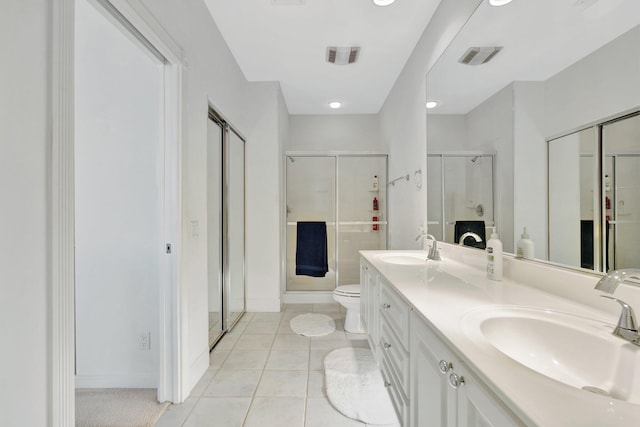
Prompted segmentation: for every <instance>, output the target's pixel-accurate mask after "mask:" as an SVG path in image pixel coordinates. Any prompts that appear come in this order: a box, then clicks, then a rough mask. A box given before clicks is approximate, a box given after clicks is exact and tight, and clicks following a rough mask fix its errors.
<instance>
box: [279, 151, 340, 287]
mask: <svg viewBox="0 0 640 427" xmlns="http://www.w3.org/2000/svg"><path fill="white" fill-rule="evenodd" d="M286 165H287V167H286V171H287V214H286V217H287V261H286V265H287V285H286V286H287V291H332V290H333V289H334V288H335V286H336V250H335V235H336V218H335V212H336V206H335V201H336V158H335V157H311V156H309V157H304V156H287V158H286ZM298 221H324V222H326V223H327V260H328V265H329V272H328V273H327V274H326V275H325V276H324V277H310V276H304V275H296V239H297V225H298Z"/></svg>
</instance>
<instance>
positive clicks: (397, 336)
mask: <svg viewBox="0 0 640 427" xmlns="http://www.w3.org/2000/svg"><path fill="white" fill-rule="evenodd" d="M378 286H379V302H378V309H379V319H380V322H379V325H380V326H379V334H380V335H379V340H378V355H379V357H378V363H379V365H380V368H381V370H382V376H383V378H384V380H385V386H386V387H387V390H388V391H389V395H390V396H391V400H392V401H393V404H394V407H395V409H396V413H397V414H398V418H399V420H400V424H401V425H402V426H407V427H408V426H409V416H408V415H409V413H408V411H409V378H410V375H409V374H410V373H409V313H410V312H411V309H410V306H409V304H407V303H406V302H405V301H404V300H403V299H402V298H401V297H400V295H398V293H397V292H396V291H395V290H394V289H393V288H392V287H391V285H389V284H388V283H387V282H386V281H385V280H384V279H383V278H382V277H379V279H378Z"/></svg>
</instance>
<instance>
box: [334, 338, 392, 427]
mask: <svg viewBox="0 0 640 427" xmlns="http://www.w3.org/2000/svg"><path fill="white" fill-rule="evenodd" d="M324 373H325V381H326V389H327V397H328V398H329V401H330V402H331V404H332V405H333V407H334V408H336V409H337V410H338V411H340V412H342V414H343V415H345V416H347V417H349V418H353V419H354V420H359V421H362V422H364V423H366V424H375V425H384V426H389V427H391V426H393V427H399V426H400V424H399V423H398V417H397V416H396V413H395V410H394V409H393V405H392V404H391V398H390V397H389V394H388V393H387V390H386V389H385V388H384V380H383V379H382V374H380V371H379V370H378V366H377V365H376V361H375V359H374V357H373V353H372V352H371V350H369V349H368V348H357V347H347V348H339V349H337V350H334V351H332V352H331V353H329V354H327V356H326V357H325V358H324Z"/></svg>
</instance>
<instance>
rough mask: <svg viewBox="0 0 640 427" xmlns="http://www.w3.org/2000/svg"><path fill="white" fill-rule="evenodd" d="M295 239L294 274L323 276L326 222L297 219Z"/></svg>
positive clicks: (324, 273) (325, 270)
mask: <svg viewBox="0 0 640 427" xmlns="http://www.w3.org/2000/svg"><path fill="white" fill-rule="evenodd" d="M297 229H298V231H297V234H298V235H297V239H296V274H297V275H303V276H311V277H324V276H325V275H326V274H327V272H328V271H329V265H328V263H327V224H326V223H325V222H317V221H298V226H297Z"/></svg>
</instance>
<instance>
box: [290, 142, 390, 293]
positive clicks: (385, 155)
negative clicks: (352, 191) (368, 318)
mask: <svg viewBox="0 0 640 427" xmlns="http://www.w3.org/2000/svg"><path fill="white" fill-rule="evenodd" d="M290 157H319V158H327V157H333V158H335V160H336V163H335V183H334V194H335V207H334V214H335V216H334V219H335V222H334V223H333V224H329V223H327V225H335V230H334V232H333V233H334V242H335V243H334V246H335V259H336V268H335V270H336V278H335V286H336V287H337V286H338V283H340V273H339V269H338V259H339V256H340V249H339V246H340V245H339V243H338V242H339V240H338V236H339V235H340V232H339V225H373V224H379V225H383V226H385V227H384V234H385V236H384V237H385V242H386V243H385V246H387V244H388V241H389V227H388V224H389V221H388V207H387V206H388V205H387V203H386V201H385V204H384V206H385V210H384V211H382V212H383V215H384V218H385V220H384V221H377V222H375V223H374V222H373V221H347V222H344V223H341V222H340V218H339V211H340V202H339V197H338V189H339V188H340V169H339V167H338V164H339V159H340V158H341V157H343V158H344V157H383V158H384V159H385V168H384V169H385V170H384V173H385V180H384V182H383V181H382V180H381V181H380V182H379V186H380V187H381V186H383V185H384V187H385V197H386V198H387V199H388V196H387V193H386V192H387V191H388V190H387V187H388V185H387V181H388V179H389V154H388V153H384V152H377V151H325V152H322V151H312V152H309V151H285V153H284V156H283V165H284V167H283V169H282V170H283V174H284V179H283V194H284V195H285V197H284V199H283V205H284V206H283V208H282V212H283V213H284V215H283V217H282V218H283V219H282V221H283V224H282V241H283V242H284V245H282V252H281V259H282V263H281V272H282V277H283V278H284V280H283V281H282V294H283V301H284V303H288V304H292V303H326V302H332V301H333V291H290V290H287V249H288V242H287V227H291V226H294V225H295V224H296V222H289V221H287V200H288V194H287V166H286V165H287V163H286V162H287V161H289V158H290Z"/></svg>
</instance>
